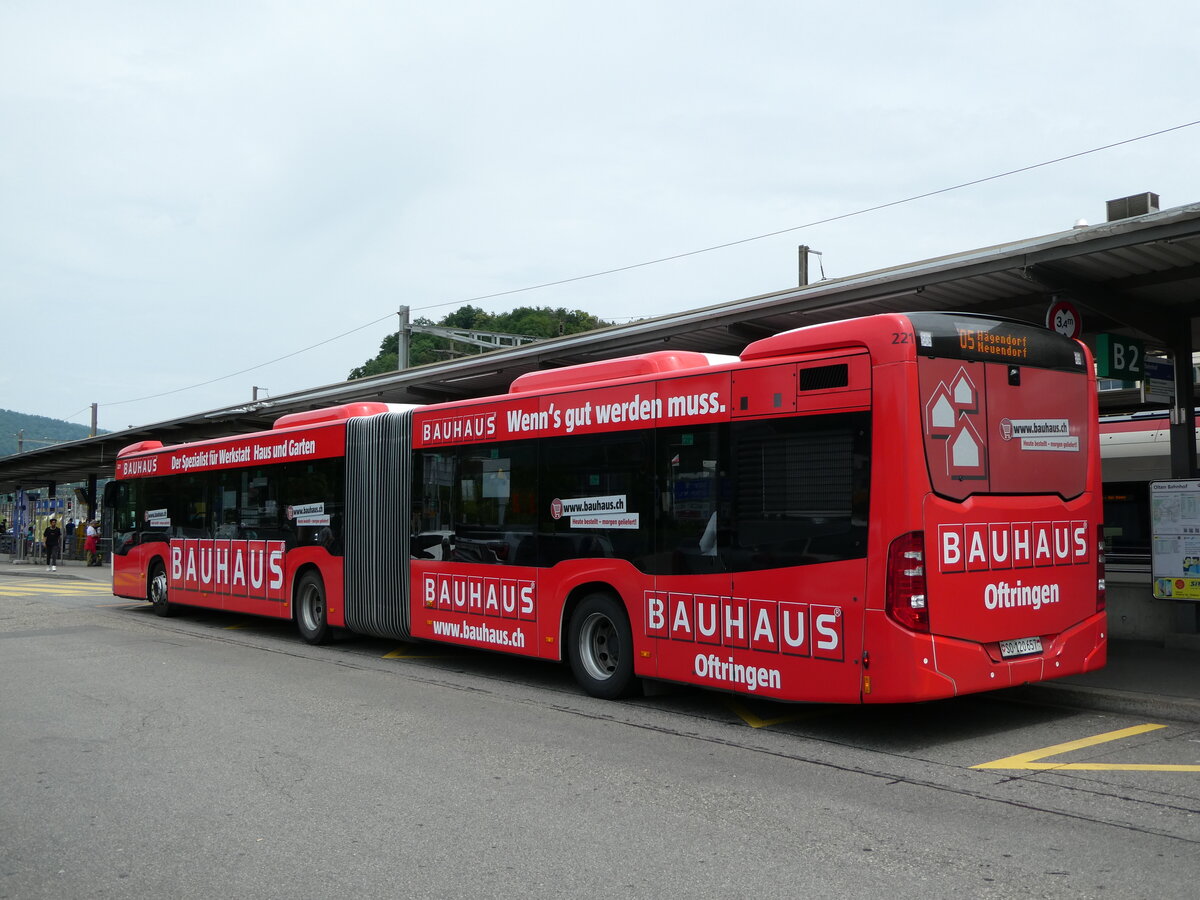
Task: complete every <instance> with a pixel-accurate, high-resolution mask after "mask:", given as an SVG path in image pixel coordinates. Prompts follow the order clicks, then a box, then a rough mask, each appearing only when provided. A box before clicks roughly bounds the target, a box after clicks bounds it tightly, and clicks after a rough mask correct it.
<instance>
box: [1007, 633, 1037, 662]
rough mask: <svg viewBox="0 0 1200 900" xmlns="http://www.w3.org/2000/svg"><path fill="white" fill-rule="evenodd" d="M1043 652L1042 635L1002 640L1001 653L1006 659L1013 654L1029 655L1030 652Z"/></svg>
mask: <svg viewBox="0 0 1200 900" xmlns="http://www.w3.org/2000/svg"><path fill="white" fill-rule="evenodd" d="M1041 652H1042V639H1041V638H1040V637H1031V638H1018V639H1017V640H1015V641H1001V642H1000V655H1001V656H1003V657H1004V658H1005V659H1008V658H1009V657H1011V656H1028V655H1029V654H1030V653H1041Z"/></svg>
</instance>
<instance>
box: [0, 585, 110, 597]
mask: <svg viewBox="0 0 1200 900" xmlns="http://www.w3.org/2000/svg"><path fill="white" fill-rule="evenodd" d="M38 594H108V595H109V596H110V597H111V596H112V588H107V587H99V586H92V585H80V584H57V585H54V586H53V587H49V586H45V585H38V584H31V585H28V586H27V587H19V588H0V596H5V597H30V596H35V595H38Z"/></svg>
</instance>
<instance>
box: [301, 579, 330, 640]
mask: <svg viewBox="0 0 1200 900" xmlns="http://www.w3.org/2000/svg"><path fill="white" fill-rule="evenodd" d="M328 613H329V607H328V606H327V605H326V603H325V583H324V582H323V581H321V576H320V575H318V574H317V573H316V572H308V573H307V574H305V575H304V577H303V578H301V579H300V583H299V584H298V585H296V627H297V628H298V629H299V630H300V637H302V638H304V640H306V641H308V642H309V643H310V644H324V643H325V642H326V641H328V640H329V638H330V637H332V635H333V629H332V628H330V627H329V615H328Z"/></svg>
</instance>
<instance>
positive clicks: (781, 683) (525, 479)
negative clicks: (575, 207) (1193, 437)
mask: <svg viewBox="0 0 1200 900" xmlns="http://www.w3.org/2000/svg"><path fill="white" fill-rule="evenodd" d="M1097 422H1098V411H1097V405H1096V384H1095V378H1094V375H1093V372H1092V362H1091V357H1090V356H1089V353H1088V351H1087V349H1086V348H1085V347H1084V346H1083V345H1082V344H1080V343H1078V342H1076V341H1073V340H1069V339H1067V338H1065V337H1062V336H1061V335H1058V334H1055V333H1053V332H1050V331H1047V330H1045V329H1042V328H1038V327H1034V326H1031V325H1027V324H1023V323H1018V322H1011V321H1001V320H997V319H993V318H981V317H977V316H973V315H966V314H961V315H960V314H950V313H911V314H890V315H881V316H873V317H870V318H864V319H857V320H848V321H842V322H833V323H829V324H823V325H815V326H811V327H806V328H799V329H796V330H794V331H789V332H786V333H783V334H779V335H776V336H774V337H769V338H766V339H764V340H760V341H757V342H755V343H753V344H751V345H750V346H748V347H747V348H746V349H745V351H744V352H743V353H742V354H741V356H740V357H731V356H724V357H717V356H712V355H708V354H702V353H696V352H687V351H663V352H655V353H647V354H642V355H639V356H630V357H626V358H622V359H614V360H607V361H603V362H597V363H589V364H585V365H578V366H570V367H566V368H561V369H552V370H546V371H539V372H531V373H528V374H526V375H522V376H521V377H519V378H517V379H516V381H514V382H513V384H512V387H511V389H510V391H509V393H507V394H505V395H503V396H498V397H488V398H483V399H478V400H465V401H458V402H453V403H443V404H436V405H430V406H412V407H400V406H387V405H385V404H372V403H361V404H350V405H346V406H341V407H337V408H335V409H327V410H317V411H315V412H311V413H298V414H294V415H287V416H284V417H282V418H281V419H279V420H278V421H277V422H276V424H275V427H274V429H272V430H271V431H268V432H263V433H259V434H249V435H243V436H237V437H229V438H225V439H220V440H209V441H203V442H198V443H194V444H186V445H179V446H173V447H163V446H162V445H160V444H158V443H156V442H151V443H143V444H138V445H135V446H132V447H128V448H126V449H125V450H124V451H122V452H121V454H120V455H119V457H118V460H117V480H116V481H114V482H113V483H112V485H110V488H111V489H112V491H111V495H110V496H109V497H108V499H107V500H106V506H107V507H108V509H109V510H110V511H111V513H112V515H113V516H114V519H113V523H112V532H111V533H112V534H113V535H114V559H113V590H114V593H116V594H117V595H119V596H122V597H130V598H144V599H148V600H149V601H150V602H151V603H152V604H153V605H154V608H155V610H156V611H157V612H159V613H162V614H167V613H169V612H170V611H171V610H172V609H173V608H174V607H176V606H178V605H182V606H204V607H210V608H216V609H226V610H233V611H238V612H247V613H255V614H259V615H265V616H274V617H278V618H285V619H294V620H295V621H296V623H297V626H298V628H299V630H300V633H301V634H302V635H303V637H304V638H305V639H306V640H308V641H310V642H314V643H318V642H321V641H324V640H326V639H327V638H328V637H329V635H330V632H331V629H333V628H345V629H348V630H350V631H353V632H357V633H361V634H367V635H375V636H380V637H389V638H396V639H405V640H407V639H416V640H423V641H435V642H445V643H451V644H459V645H464V646H469V647H478V648H484V649H489V650H494V651H500V652H504V653H512V654H518V655H523V656H529V657H535V658H540V659H549V660H566V661H568V662H569V664H570V666H571V669H572V671H573V673H574V675H575V677H576V679H577V680H578V682H579V683H580V685H581V686H582V687H583V688H584V689H585V690H586V691H587V692H588V693H590V694H592V695H593V696H597V697H605V698H616V697H621V696H625V695H627V694H629V693H630V692H632V691H633V690H634V689H635V688H636V687H637V686H638V684H639V679H641V678H653V679H662V680H666V681H675V682H685V683H689V684H694V685H700V686H703V687H707V688H714V689H719V690H725V691H734V692H740V693H746V694H754V695H757V696H762V697H769V698H773V699H777V700H792V701H821V702H897V701H914V700H926V699H932V698H938V697H947V696H953V695H957V694H964V693H969V692H973V691H983V690H989V689H994V688H1002V687H1008V686H1011V685H1016V684H1021V683H1025V682H1032V681H1039V680H1043V679H1048V678H1055V677H1060V676H1064V675H1070V674H1074V673H1079V672H1084V671H1089V670H1092V669H1095V668H1098V667H1100V666H1102V665H1104V662H1105V655H1106V646H1107V645H1106V621H1105V612H1104V568H1103V552H1102V544H1101V539H1102V524H1101V489H1100V459H1099V453H1098V443H1097V430H1098V426H1097Z"/></svg>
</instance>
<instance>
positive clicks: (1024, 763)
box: [971, 725, 1200, 772]
mask: <svg viewBox="0 0 1200 900" xmlns="http://www.w3.org/2000/svg"><path fill="white" fill-rule="evenodd" d="M1166 727H1167V726H1166V725H1134V726H1133V727H1132V728H1122V729H1120V730H1119V731H1107V732H1105V733H1104V734H1098V735H1096V736H1095V737H1090V738H1081V739H1080V740H1078V741H1067V742H1066V743H1063V744H1055V745H1054V746H1053V747H1043V748H1042V749H1041V750H1030V751H1029V752H1028V753H1018V754H1017V755H1016V756H1006V757H1004V759H997V760H995V761H993V762H988V763H981V764H980V765H977V766H971V768H972V769H1033V770H1038V771H1045V770H1049V769H1055V770H1060V769H1065V770H1068V771H1072V772H1200V766H1177V765H1166V764H1155V763H1090V762H1088V763H1055V762H1042V760H1044V759H1045V758H1046V757H1048V756H1058V755H1059V754H1060V753H1070V752H1071V751H1072V750H1082V749H1084V748H1085V747H1095V746H1096V745H1097V744H1107V743H1108V742H1109V741H1119V740H1121V739H1122V738H1127V737H1135V736H1136V735H1139V734H1145V733H1146V732H1148V731H1157V730H1158V729H1160V728H1166Z"/></svg>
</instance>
